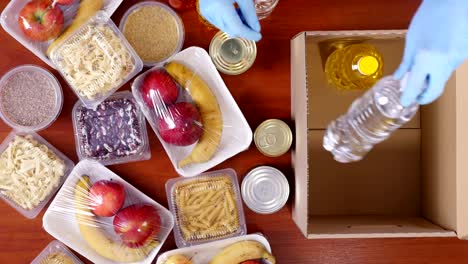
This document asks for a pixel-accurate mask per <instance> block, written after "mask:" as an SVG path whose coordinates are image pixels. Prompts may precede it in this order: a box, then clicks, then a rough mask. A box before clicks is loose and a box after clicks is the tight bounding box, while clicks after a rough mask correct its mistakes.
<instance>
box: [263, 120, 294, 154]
mask: <svg viewBox="0 0 468 264" xmlns="http://www.w3.org/2000/svg"><path fill="white" fill-rule="evenodd" d="M292 139H293V136H292V132H291V129H290V128H289V126H288V125H287V124H286V123H285V122H283V121H281V120H278V119H269V120H266V121H264V122H263V123H261V124H260V125H259V126H258V127H257V129H256V130H255V133H254V141H255V145H256V146H257V149H258V150H259V151H260V152H261V153H262V154H263V155H265V156H268V157H279V156H281V155H283V154H285V153H286V152H288V150H289V148H290V147H291V144H292Z"/></svg>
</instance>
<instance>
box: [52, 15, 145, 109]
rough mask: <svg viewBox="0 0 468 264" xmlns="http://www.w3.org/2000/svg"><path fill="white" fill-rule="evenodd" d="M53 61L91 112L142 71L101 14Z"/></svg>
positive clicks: (59, 48)
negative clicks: (91, 109)
mask: <svg viewBox="0 0 468 264" xmlns="http://www.w3.org/2000/svg"><path fill="white" fill-rule="evenodd" d="M50 58H51V60H52V62H53V63H54V64H55V65H56V66H57V68H58V70H59V71H60V73H61V74H62V76H63V77H64V78H65V80H67V82H68V83H69V84H70V86H71V88H72V89H73V91H74V92H75V93H76V94H77V95H78V97H79V98H80V99H81V101H82V102H83V104H84V105H85V106H86V107H88V108H95V107H96V106H97V105H98V104H100V103H101V102H102V101H104V100H105V99H106V98H107V97H109V96H110V95H111V94H112V93H113V92H114V91H116V90H117V89H118V88H120V87H121V86H122V85H123V84H124V83H125V82H126V81H127V80H129V79H130V78H132V77H133V76H134V75H135V74H136V73H137V72H139V71H140V70H141V69H142V67H143V64H142V62H141V60H140V58H139V57H138V56H137V55H136V54H135V52H134V50H133V49H132V47H131V46H130V44H128V42H127V41H126V40H125V38H123V36H122V35H121V33H120V31H119V30H118V29H117V27H116V26H115V25H114V23H113V22H112V20H111V19H110V18H109V17H108V15H107V14H106V13H105V12H102V11H99V12H98V13H97V15H96V16H94V17H93V18H91V19H90V20H88V21H87V22H86V23H85V24H84V25H83V26H82V27H81V28H80V29H79V30H77V31H75V32H73V34H72V35H70V36H69V37H67V38H66V39H64V40H63V41H62V42H61V43H60V45H59V46H57V47H56V48H54V49H53V50H52V52H51V55H50Z"/></svg>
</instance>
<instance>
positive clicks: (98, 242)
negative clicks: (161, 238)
mask: <svg viewBox="0 0 468 264" xmlns="http://www.w3.org/2000/svg"><path fill="white" fill-rule="evenodd" d="M90 185H91V184H90V181H89V177H88V176H83V177H81V178H80V180H79V181H78V183H77V184H76V187H75V210H76V214H75V215H76V221H77V222H78V227H79V228H80V232H81V235H82V236H83V238H84V240H85V241H86V242H87V243H88V245H89V246H90V247H91V248H92V249H94V250H95V251H96V252H97V253H98V254H99V255H101V256H103V257H105V258H108V259H110V260H113V261H116V262H137V261H142V260H143V259H145V258H146V256H147V255H148V254H149V252H151V250H153V249H154V248H155V247H156V246H157V245H158V244H159V242H158V241H154V240H153V241H151V242H149V243H148V244H146V245H145V246H143V247H140V248H129V247H127V246H125V245H123V244H122V243H120V242H115V241H113V240H112V239H110V238H109V237H107V236H106V234H105V233H104V232H103V231H102V230H101V227H100V226H99V221H98V220H97V219H95V218H94V216H93V213H92V212H91V210H90V206H89V198H88V193H89V188H90Z"/></svg>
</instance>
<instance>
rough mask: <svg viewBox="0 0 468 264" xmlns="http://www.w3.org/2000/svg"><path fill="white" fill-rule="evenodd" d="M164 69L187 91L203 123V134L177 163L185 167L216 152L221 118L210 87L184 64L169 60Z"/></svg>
mask: <svg viewBox="0 0 468 264" xmlns="http://www.w3.org/2000/svg"><path fill="white" fill-rule="evenodd" d="M166 71H167V72H168V73H169V75H171V77H172V78H174V80H176V81H177V82H178V83H179V84H180V85H181V86H182V87H184V88H185V89H187V90H188V91H189V93H190V95H191V96H192V99H193V101H194V102H195V104H196V105H197V107H198V109H199V110H200V116H201V122H202V125H203V134H202V136H201V137H200V139H199V140H198V143H197V145H196V146H195V147H194V149H193V150H192V152H191V153H190V154H189V155H188V156H187V157H185V158H184V159H182V160H181V161H179V164H178V165H179V167H185V166H188V165H190V164H193V163H203V162H207V161H209V160H210V159H211V158H212V157H213V155H214V154H215V153H216V150H217V149H218V146H219V143H220V141H221V134H222V133H223V118H222V114H221V109H220V108H219V105H218V101H216V97H215V96H214V94H213V93H212V92H211V90H210V87H208V85H207V84H206V83H205V82H204V81H203V80H202V79H201V78H200V77H199V76H198V75H197V74H195V73H194V72H193V71H192V70H190V69H189V68H187V67H186V66H184V65H182V64H180V63H177V62H170V63H169V64H167V65H166Z"/></svg>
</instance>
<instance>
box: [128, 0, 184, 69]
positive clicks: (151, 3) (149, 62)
mask: <svg viewBox="0 0 468 264" xmlns="http://www.w3.org/2000/svg"><path fill="white" fill-rule="evenodd" d="M151 6H157V7H160V8H162V9H163V10H164V11H166V12H168V13H169V14H170V15H171V17H172V18H173V19H174V21H175V23H176V25H177V34H178V41H177V44H176V45H175V46H174V50H173V52H171V53H170V54H169V55H168V56H165V57H164V58H162V59H160V60H157V61H155V60H145V59H144V58H143V57H142V60H143V63H144V65H145V66H149V67H152V66H155V65H156V64H160V63H163V62H165V61H167V60H168V59H170V58H171V57H172V56H173V55H174V54H176V53H177V52H179V51H180V50H181V49H182V46H183V45H184V38H185V30H184V24H183V23H182V19H180V17H179V15H177V13H176V12H174V10H172V9H171V8H170V7H169V6H167V5H165V4H163V3H160V2H154V1H146V2H140V3H137V4H135V5H133V6H132V7H130V8H129V9H128V10H127V11H126V12H125V14H124V15H123V17H122V19H121V20H120V24H119V29H120V31H121V32H123V34H124V35H125V24H126V22H127V18H128V16H129V15H131V14H133V13H135V12H136V11H139V9H141V8H144V7H151ZM154 19H158V18H154ZM147 23H149V22H147ZM145 26H148V25H142V27H145ZM166 37H167V36H166ZM129 42H130V43H131V41H130V40H129ZM134 48H135V47H134ZM135 50H136V51H137V53H138V49H137V48H135Z"/></svg>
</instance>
